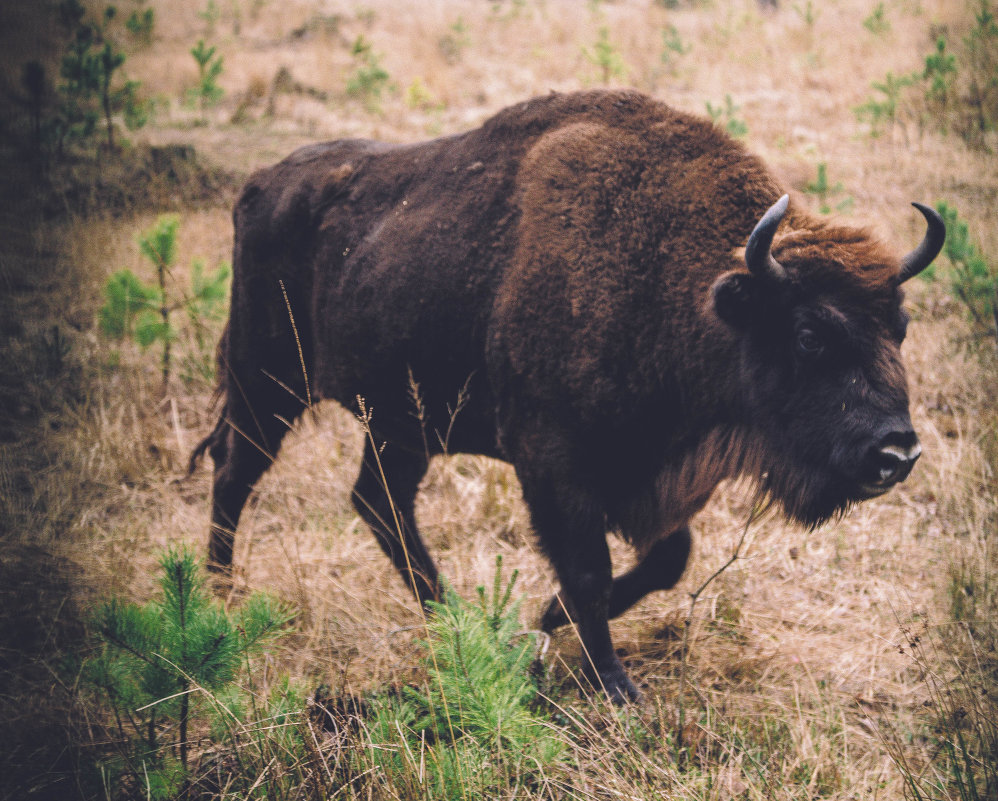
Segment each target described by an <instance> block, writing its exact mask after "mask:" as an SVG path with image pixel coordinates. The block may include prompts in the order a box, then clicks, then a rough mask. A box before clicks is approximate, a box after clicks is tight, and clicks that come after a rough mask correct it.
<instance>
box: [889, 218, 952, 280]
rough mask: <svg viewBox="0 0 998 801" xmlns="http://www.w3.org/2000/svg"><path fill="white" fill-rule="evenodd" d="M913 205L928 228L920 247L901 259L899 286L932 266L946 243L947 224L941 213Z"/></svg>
mask: <svg viewBox="0 0 998 801" xmlns="http://www.w3.org/2000/svg"><path fill="white" fill-rule="evenodd" d="M911 205H912V206H914V207H915V208H916V209H918V210H919V211H920V212H922V216H923V217H925V222H926V223H927V224H928V228H927V230H926V231H925V238H924V239H922V241H921V243H920V244H919V245H918V247H917V248H915V249H914V250H913V251H912V252H911V253H909V254H908V255H907V256H905V257H904V258H903V259H901V272H900V273H898V283H899V284H903V283H904V282H905V281H907V280H908V279H909V278H914V277H915V276H916V275H918V274H919V273H920V272H922V270H924V269H925V268H926V267H928V266H929V265H930V264H932V260H933V259H934V258H935V257H936V256H938V255H939V251H940V250H942V249H943V242H945V241H946V223H944V222H943V218H942V217H941V216H939V212H937V211H936V210H935V209H933V208H931V207H929V206H924V205H922V204H921V203H912V204H911Z"/></svg>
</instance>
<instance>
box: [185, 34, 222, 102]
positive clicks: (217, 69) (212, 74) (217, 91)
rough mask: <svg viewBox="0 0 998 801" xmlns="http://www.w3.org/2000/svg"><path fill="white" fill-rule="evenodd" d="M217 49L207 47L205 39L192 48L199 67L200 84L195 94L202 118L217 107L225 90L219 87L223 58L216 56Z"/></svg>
mask: <svg viewBox="0 0 998 801" xmlns="http://www.w3.org/2000/svg"><path fill="white" fill-rule="evenodd" d="M217 49H218V48H216V47H215V46H214V45H213V46H211V47H207V46H205V43H204V39H198V43H197V44H196V45H195V46H194V47H192V48H191V55H192V56H194V60H195V61H196V62H197V65H198V83H197V86H195V87H194V90H193V94H194V97H195V98H196V99H197V101H198V103H199V105H200V108H201V114H202V116H203V115H204V113H205V110H206V109H207V108H208V106H213V105H215V104H216V103H217V102H218V101H219V100H221V99H222V96H223V95H224V94H225V90H223V89H222V87H221V86H219V85H218V76H219V75H221V74H222V57H221V56H216V55H215V51H216V50H217Z"/></svg>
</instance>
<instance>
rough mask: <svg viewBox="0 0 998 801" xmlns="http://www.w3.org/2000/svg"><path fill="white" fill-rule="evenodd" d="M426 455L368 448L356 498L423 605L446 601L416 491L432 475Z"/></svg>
mask: <svg viewBox="0 0 998 801" xmlns="http://www.w3.org/2000/svg"><path fill="white" fill-rule="evenodd" d="M427 466H428V462H427V460H426V457H425V455H423V454H417V453H412V452H410V451H406V450H404V449H402V448H399V447H398V446H395V445H393V444H392V443H388V445H387V446H385V447H384V449H382V450H381V451H375V449H374V448H373V447H372V445H371V442H370V441H368V442H367V443H366V444H365V446H364V460H363V462H362V463H361V467H360V475H359V476H358V477H357V483H356V484H355V485H354V488H353V493H352V496H351V497H352V500H353V505H354V508H355V509H356V510H357V513H358V514H359V515H360V516H361V517H362V518H363V520H364V522H365V523H367V525H368V526H369V527H370V529H371V531H372V532H373V533H374V536H375V538H376V539H377V541H378V545H380V546H381V550H383V551H384V552H385V554H386V555H387V556H388V558H389V559H391V560H392V564H393V565H395V569H396V570H398V572H399V575H401V576H402V580H403V581H404V582H405V584H406V586H407V587H408V588H409V589H410V590H411V591H412V594H413V595H415V596H416V599H417V600H418V601H419V602H420V603H421V604H424V605H425V604H426V602H427V601H439V600H440V581H439V578H438V577H437V568H436V565H435V564H434V563H433V558H432V557H431V556H430V553H429V551H428V550H427V549H426V545H424V544H423V538H422V537H421V536H420V533H419V529H418V528H417V527H416V510H415V507H416V492H417V491H418V490H419V482H420V481H421V480H422V478H423V476H424V475H425V474H426V469H427Z"/></svg>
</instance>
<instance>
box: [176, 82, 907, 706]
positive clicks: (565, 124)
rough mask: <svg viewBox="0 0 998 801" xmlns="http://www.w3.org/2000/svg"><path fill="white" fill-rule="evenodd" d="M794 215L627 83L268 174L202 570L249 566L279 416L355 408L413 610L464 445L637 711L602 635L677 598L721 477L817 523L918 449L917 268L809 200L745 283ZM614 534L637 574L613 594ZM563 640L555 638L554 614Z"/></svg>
mask: <svg viewBox="0 0 998 801" xmlns="http://www.w3.org/2000/svg"><path fill="white" fill-rule="evenodd" d="M781 193H782V190H781V188H780V187H779V186H778V184H777V182H776V181H775V180H774V178H773V177H772V175H771V174H770V173H769V172H768V170H767V169H766V168H765V166H764V165H763V164H762V163H761V162H760V161H759V160H758V159H757V158H755V157H754V156H752V155H751V154H749V153H748V152H747V151H746V150H745V148H744V147H743V146H742V145H741V144H740V143H738V142H736V141H733V140H732V139H730V138H729V137H728V136H727V135H725V134H724V133H723V132H721V131H719V130H718V129H717V128H716V127H714V126H713V125H712V124H711V123H710V122H708V121H705V120H701V119H698V118H695V117H692V116H689V115H686V114H682V113H679V112H677V111H675V110H673V109H670V108H668V107H667V106H665V105H663V104H661V103H658V102H656V101H654V100H651V99H650V98H647V97H644V96H642V95H640V94H638V93H635V92H625V91H620V92H617V91H614V92H610V91H593V92H583V93H577V94H568V95H559V94H551V95H549V96H547V97H543V98H538V99H535V100H531V101H528V102H525V103H521V104H519V105H516V106H513V107H511V108H508V109H506V110H504V111H502V112H500V113H499V114H497V115H496V116H495V117H493V118H492V119H490V120H489V121H487V122H486V123H485V124H484V125H482V126H481V127H480V128H478V129H476V130H474V131H470V132H468V133H464V134H460V135H457V136H450V137H445V138H442V139H437V140H434V141H432V142H426V143H422V144H417V145H404V146H390V145H385V144H381V143H377V142H370V141H360V140H344V141H338V142H331V143H327V144H323V145H315V146H312V147H307V148H303V149H301V150H298V151H296V152H295V153H293V154H292V155H291V156H289V157H288V158H287V159H285V160H284V161H282V162H281V163H280V164H277V165H275V166H274V167H271V168H269V169H265V170H261V171H260V172H258V173H256V174H255V175H254V176H253V177H252V178H251V180H250V181H249V183H248V184H247V186H246V188H245V190H244V191H243V194H242V196H241V197H240V199H239V202H238V205H237V206H236V209H235V227H236V240H235V250H234V260H233V263H234V268H235V274H234V278H233V287H232V307H231V316H230V320H229V324H228V327H227V329H226V332H225V335H224V337H223V340H222V342H221V344H220V348H219V374H220V376H221V381H222V385H221V391H222V396H223V398H224V406H223V410H222V414H221V416H220V419H219V422H218V425H217V426H216V427H215V429H214V431H213V432H212V433H211V434H210V435H209V436H208V437H207V439H206V440H205V441H204V443H203V444H202V445H201V447H200V448H199V450H198V452H197V453H198V454H199V453H200V452H202V451H203V450H205V449H209V450H210V453H211V455H212V458H213V459H214V462H215V485H214V506H213V515H212V521H213V528H212V537H211V550H210V559H211V562H212V564H213V565H214V566H215V567H216V568H217V569H220V570H222V571H225V570H227V569H228V568H229V565H230V562H231V557H232V537H233V534H234V530H235V527H236V524H237V522H238V519H239V513H240V511H241V509H242V507H243V504H244V503H245V501H246V498H247V495H248V493H249V491H250V489H251V488H252V486H253V484H254V483H255V482H256V480H257V479H258V478H259V476H260V475H261V474H262V473H263V471H264V470H266V468H267V467H268V465H269V464H270V462H271V460H272V459H273V458H274V457H275V456H276V454H277V451H278V448H279V447H280V441H281V438H282V437H283V435H284V433H285V431H286V430H287V427H288V423H289V422H290V421H293V420H294V419H295V418H296V417H297V416H298V415H300V413H301V412H302V411H303V410H304V408H305V407H306V406H307V405H308V402H309V400H313V401H314V400H315V399H317V398H334V399H336V400H338V401H339V402H340V403H342V404H344V405H345V406H347V407H349V408H353V409H357V405H358V398H363V399H364V405H365V408H367V409H370V410H373V413H372V415H371V420H370V424H371V428H372V431H373V434H374V438H375V440H376V441H377V442H379V443H381V442H384V443H386V444H385V446H384V448H383V449H380V451H379V450H377V449H375V448H372V447H368V449H367V452H366V454H365V458H364V463H363V465H362V467H361V472H360V476H359V478H358V481H357V485H356V486H355V488H354V496H353V498H354V503H355V505H356V507H357V510H358V512H359V513H360V514H361V515H362V516H363V518H364V519H365V520H366V521H367V522H368V524H369V525H370V526H371V529H372V531H373V532H374V533H375V535H376V537H377V538H378V541H379V543H380V544H381V545H382V547H383V548H384V550H385V552H386V554H387V555H388V556H389V557H390V558H391V559H392V561H393V562H394V564H395V565H396V567H397V568H398V569H399V570H400V571H401V572H402V574H403V576H404V577H405V578H406V580H407V581H408V582H410V583H411V586H412V588H413V591H414V592H415V594H416V596H417V597H418V598H420V599H421V600H424V601H425V600H427V599H431V598H435V597H437V596H438V593H439V587H438V579H437V574H436V568H435V567H434V565H433V561H432V559H431V558H430V556H429V554H428V553H427V552H426V549H425V547H424V546H423V543H422V540H421V539H420V537H419V532H418V529H417V527H416V521H415V517H414V513H413V499H414V497H415V494H416V490H417V488H418V486H419V480H420V479H421V477H422V476H423V474H424V472H425V470H426V466H427V463H428V461H429V459H430V457H432V456H433V454H434V453H438V452H440V451H441V450H442V447H441V443H442V442H443V441H444V439H445V438H444V436H443V434H444V432H449V436H448V437H447V438H446V439H447V442H448V448H449V450H451V451H468V452H475V453H483V454H487V455H491V456H496V457H500V458H504V459H506V460H508V461H510V462H512V464H513V465H514V466H515V468H516V471H517V475H518V477H519V479H520V481H521V484H522V486H523V493H524V498H525V500H526V502H527V504H528V505H529V507H530V510H531V516H532V521H533V524H534V527H535V529H536V531H537V534H538V537H539V539H540V541H541V543H542V545H543V546H544V548H545V551H546V552H547V553H548V555H549V556H550V558H551V561H552V564H553V565H554V568H555V570H556V571H557V573H558V576H559V579H560V580H561V583H562V587H563V595H564V603H565V606H566V607H567V608H568V610H569V611H570V613H571V614H572V616H573V617H574V618H575V620H576V622H577V623H578V625H579V629H580V633H581V636H582V638H583V641H584V643H585V645H586V649H587V652H588V654H589V657H590V659H591V665H589V666H588V667H589V670H590V675H591V676H592V677H593V678H594V680H598V682H600V683H601V684H602V685H603V686H604V687H605V688H606V690H607V691H608V692H609V693H610V695H611V696H613V697H614V698H617V699H622V698H626V697H633V696H634V695H635V694H636V690H635V689H634V687H633V685H632V684H631V683H630V681H629V680H628V678H627V676H626V675H625V674H624V671H623V668H622V667H621V666H620V663H619V661H618V660H617V657H616V656H615V655H614V651H613V648H612V644H611V642H610V637H609V629H608V627H607V616H608V615H613V614H619V613H620V612H622V611H623V610H624V609H626V608H627V607H628V606H629V605H630V604H631V603H633V602H634V601H635V600H637V599H638V598H640V597H641V596H642V595H644V594H646V593H647V592H648V591H650V590H653V589H658V588H664V587H669V586H672V584H674V583H675V581H676V580H678V578H679V576H680V575H681V574H682V571H683V568H684V566H685V562H686V558H687V555H688V553H689V531H688V529H687V522H688V520H689V518H690V517H691V516H692V515H693V514H695V513H696V512H697V511H698V510H699V509H700V508H701V507H702V506H703V504H704V503H706V501H707V500H708V498H709V497H710V495H711V493H712V491H713V490H714V488H715V487H716V485H717V483H718V482H719V481H720V480H721V479H723V478H726V477H731V476H736V475H743V474H745V475H749V476H751V477H754V478H755V479H756V480H757V481H758V482H759V484H760V486H761V489H762V490H763V491H764V492H767V493H769V494H770V495H771V496H772V497H773V498H774V499H775V500H776V501H777V502H779V503H780V504H781V505H782V506H783V508H784V509H785V510H786V512H787V513H788V514H790V515H791V516H793V517H795V518H797V519H799V520H801V521H802V522H803V523H805V524H807V525H815V524H817V523H819V522H821V521H822V520H824V519H826V518H828V517H829V516H831V515H833V514H836V513H838V512H840V511H841V510H842V509H844V508H846V507H847V506H848V505H849V504H850V503H851V502H853V501H855V500H858V499H861V498H862V497H865V496H866V495H867V494H869V489H868V488H869V487H870V486H871V484H874V483H875V482H876V481H877V480H879V479H877V475H879V469H880V468H882V465H879V466H878V465H877V464H872V463H871V456H870V449H871V448H872V447H874V445H875V443H876V442H878V441H882V440H883V438H884V437H885V436H891V437H894V438H895V439H899V440H904V442H905V443H909V442H910V441H911V440H913V438H914V434H913V432H911V430H910V422H909V421H908V413H907V391H906V387H905V379H904V372H903V368H902V367H901V364H900V359H899V355H898V346H899V343H900V339H901V337H902V336H903V329H904V317H903V312H902V311H901V309H900V293H899V290H898V287H897V284H898V281H897V272H898V264H899V261H898V259H897V258H896V257H894V256H892V255H891V254H889V253H887V252H886V251H885V250H884V249H883V247H882V246H881V245H880V244H879V243H877V242H875V241H874V240H873V239H872V238H871V237H870V236H869V235H868V234H867V233H865V232H863V231H859V230H852V229H843V228H835V227H831V226H829V225H827V224H826V223H824V222H821V221H818V220H815V219H813V218H811V217H810V216H809V215H807V214H806V213H805V212H804V211H803V210H801V209H798V208H795V207H793V206H792V207H791V209H790V211H789V213H788V215H787V217H786V219H785V220H784V223H783V230H784V233H782V235H777V237H776V240H775V242H774V244H773V249H772V252H773V254H774V256H775V257H776V258H777V259H778V260H779V261H780V262H781V264H783V266H784V268H785V270H786V272H787V276H788V277H787V280H786V281H783V282H779V283H776V282H773V281H767V280H765V279H764V278H760V277H759V276H755V275H750V274H749V273H748V272H747V271H746V269H745V263H744V261H743V256H742V253H743V248H744V246H745V244H746V240H747V238H748V236H749V234H750V233H751V232H752V230H753V228H754V227H755V225H756V223H757V222H758V220H759V219H760V217H761V216H762V215H763V213H764V212H765V211H766V210H767V209H768V208H769V207H770V206H771V205H772V204H773V203H774V202H775V201H776V200H777V198H778V197H779V196H780V194H781ZM292 317H293V321H294V325H292ZM815 343H817V346H820V347H817V348H812V347H811V346H812V345H814V344H815ZM299 345H300V350H299ZM413 381H415V382H416V383H418V385H419V387H420V393H421V397H420V401H421V403H422V406H423V408H424V410H425V415H424V417H423V420H422V421H420V420H418V419H417V416H416V415H415V414H414V413H413V412H414V408H413V405H412V400H411V398H410V392H409V389H410V385H411V382H413ZM461 393H464V396H465V399H466V402H465V403H464V404H463V406H462V408H461V411H460V412H459V413H458V414H457V415H456V417H455V416H454V415H453V414H452V410H453V409H455V408H456V406H457V403H456V402H457V399H458V397H459V395H461ZM898 447H900V446H898ZM196 455H197V454H196ZM386 483H387V486H386ZM608 527H614V528H618V529H620V530H621V531H622V533H623V534H624V536H625V537H627V538H629V539H630V540H631V541H632V542H634V544H635V545H636V546H637V547H638V549H639V551H640V552H641V553H642V554H644V561H643V562H642V563H641V564H640V565H639V567H638V568H636V569H635V570H634V571H632V572H631V573H629V574H627V575H626V576H623V577H618V579H617V580H616V581H613V579H612V577H611V575H610V563H609V555H608V552H607V546H606V540H605V537H606V530H607V528H608ZM544 622H545V625H546V626H548V627H549V628H550V627H553V626H556V625H559V624H560V623H563V622H565V617H564V614H563V613H562V612H561V603H560V602H553V603H552V607H551V608H550V609H549V610H548V613H547V614H546V615H545V621H544Z"/></svg>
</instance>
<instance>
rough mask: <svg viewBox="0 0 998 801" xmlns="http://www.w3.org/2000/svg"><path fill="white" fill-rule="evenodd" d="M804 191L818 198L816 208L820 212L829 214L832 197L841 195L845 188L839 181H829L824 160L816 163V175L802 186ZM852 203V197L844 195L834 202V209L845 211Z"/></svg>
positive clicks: (831, 207)
mask: <svg viewBox="0 0 998 801" xmlns="http://www.w3.org/2000/svg"><path fill="white" fill-rule="evenodd" d="M804 191H805V192H807V193H808V194H809V195H814V196H815V197H817V198H818V204H819V205H818V209H819V211H821V213H822V214H831V213H832V209H833V206H832V205H831V204H832V199H833V197H835V196H836V195H841V194H842V193H843V192H844V191H845V188H844V187H843V186H842V184H841V183H835V184H834V185H833V184H831V183H829V181H828V165H827V164H825V162H821V163H820V164H818V175H817V177H816V178H815V179H814V180H813V181H811V182H809V183H808V184H807V185H806V186H805V187H804ZM852 205H853V199H852V197H851V196H849V195H846V196H845V197H844V198H842V199H841V200H839V201H838V202H837V203H836V204H835V206H834V209H835V211H838V212H847V211H849V210H850V209H851V208H852Z"/></svg>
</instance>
